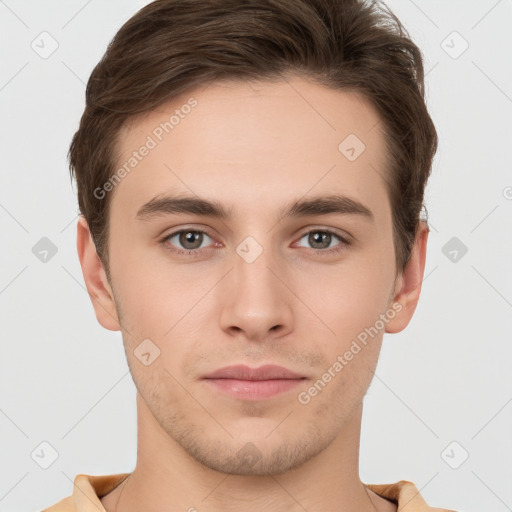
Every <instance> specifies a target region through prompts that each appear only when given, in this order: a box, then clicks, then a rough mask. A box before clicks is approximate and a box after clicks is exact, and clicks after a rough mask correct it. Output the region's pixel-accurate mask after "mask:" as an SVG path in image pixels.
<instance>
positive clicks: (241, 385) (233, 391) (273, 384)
mask: <svg viewBox="0 0 512 512" xmlns="http://www.w3.org/2000/svg"><path fill="white" fill-rule="evenodd" d="M205 380H206V382H208V383H209V384H210V385H211V386H213V387H215V388H216V389H217V390H219V391H221V392H223V393H226V394H228V395H231V396H234V397H235V398H239V399H241V400H265V399H267V398H272V397H273V396H276V395H279V394H281V393H285V392H286V391H290V390H291V389H293V388H295V387H296V386H298V385H299V384H300V383H301V382H302V381H303V380H304V379H272V380H238V379H205Z"/></svg>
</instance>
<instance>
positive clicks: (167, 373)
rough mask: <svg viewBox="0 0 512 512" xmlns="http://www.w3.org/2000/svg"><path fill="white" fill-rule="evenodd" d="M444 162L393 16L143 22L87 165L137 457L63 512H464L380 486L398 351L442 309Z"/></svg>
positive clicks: (410, 47) (59, 511)
mask: <svg viewBox="0 0 512 512" xmlns="http://www.w3.org/2000/svg"><path fill="white" fill-rule="evenodd" d="M436 148H437V135H436V131H435V128H434V125H433V123H432V120H431V118H430V116H429V114H428V112H427V109H426V106H425V102H424V91H423V64H422V57H421V53H420V51H419V49H418V48H417V47H416V46H415V45H414V44H413V42H411V40H410V39H409V37H408V35H407V33H406V32H405V30H404V29H403V27H402V26H401V24H400V22H399V21H398V20H397V19H396V18H395V17H394V16H393V15H392V14H391V13H390V12H389V11H387V10H386V9H385V7H384V6H377V5H373V4H368V3H367V2H363V1H358V0H294V1H293V2H291V1H289V0H251V1H248V2H240V1H239V0H210V1H208V2H205V1H204V0H159V1H157V2H153V3H151V4H149V5H148V6H146V7H145V8H144V9H142V10H141V11H140V12H138V13H137V14H136V15H135V16H134V17H133V18H132V19H130V20H129V21H128V22H127V23H126V24H125V25H124V26H123V27H122V28H121V29H120V31H119V32H118V34H117V35H116V37H115V38H114V40H113V41H112V43H111V44H110V45H109V48H108V50H107V52H106V54H105V56H104V58H103V59H102V60H101V62H100V63H99V64H98V65H97V66H96V68H95V69H94V71H93V73H92V75H91V77H90V80H89V83H88V85H87V105H86V109H85V112H84V115H83V117H82V120H81V124H80V127H79V130H78V131H77V133H76V134H75V137H74V139H73V141H72V145H71V148H70V163H71V169H72V172H73V174H74V176H75V177H76V180H77V184H78V200H79V206H80V212H81V214H82V216H81V217H80V220H79V222H78V243H77V246H78V254H79V258H80V263H81V266H82V270H83V275H84V279H85V283H86V285H87V290H88V292H89V295H90V297H91V300H92V304H93V307H94V309H95V312H96V316H97V319H98V321H99V322H100V324H101V325H102V326H103V327H105V328H106V329H110V330H114V331H117V330H119V331H121V333H122V337H123V342H124V347H125V351H126V357H127V361H128V364H129V367H130V371H131V374H132V377H133V380H134V382H135V385H136V387H137V414H138V450H137V454H138V459H137V464H136V467H135V469H134V470H133V471H132V472H131V473H122V474H116V475H99V476H98V475H96V476H94V475H84V474H80V475H78V476H77V477H76V479H75V487H74V491H73V496H70V497H68V498H65V499H63V500H62V501H60V502H59V503H57V504H56V505H54V506H53V507H50V508H48V509H46V510H47V511H51V512H63V511H79V512H86V511H87V512H93V511H98V510H102V511H104V510H106V511H107V512H134V511H136V510H137V511H140V510H144V511H148V512H149V511H156V510H165V511H169V512H170V511H191V512H192V511H199V512H207V511H208V512H214V511H223V512H226V511H238V512H239V511H244V512H250V511H261V510H268V511H272V512H281V511H283V512H284V511H286V512H289V511H304V510H307V511H308V512H314V511H327V510H328V511H335V510H336V511H337V510H343V511H345V512H356V511H357V512H370V511H379V512H390V511H396V510H402V509H404V508H405V507H406V506H407V510H408V511H410V512H424V511H430V510H441V509H432V508H430V507H429V506H428V505H427V504H426V503H425V501H424V499H423V498H422V497H421V495H420V494H419V492H418V489H417V488H416V487H415V485H414V484H413V483H411V482H408V481H404V480H402V481H400V482H398V483H394V484H381V485H376V484H364V483H362V482H361V480H360V478H359V475H358V462H359V440H360V431H361V417H362V403H363V398H364V396H365V393H366V391H367V389H368V387H369V385H370V383H371V380H372V377H373V372H374V370H375V367H376V365H377V360H378V356H379V351H380V348H381V343H382V337H383V334H384V332H387V333H396V332H399V331H402V330H403V329H404V328H405V327H406V326H407V324H408V323H409V321H410V320H411V317H412V315H413V313H414V310H415V308H416V305H417V302H418V298H419V295H420V290H421V283H422V278H423V273H424V267H425V255H426V244H427V237H428V226H427V224H426V222H425V221H424V220H422V219H420V210H421V207H422V202H423V192H424V188H425V185H426V182H427V179H428V176H429V174H430V170H431V164H432V159H433V156H434V154H435V151H436Z"/></svg>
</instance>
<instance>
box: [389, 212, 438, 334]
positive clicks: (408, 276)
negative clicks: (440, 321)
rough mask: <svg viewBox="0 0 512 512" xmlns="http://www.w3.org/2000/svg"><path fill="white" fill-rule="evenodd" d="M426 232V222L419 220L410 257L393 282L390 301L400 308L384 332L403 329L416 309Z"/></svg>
mask: <svg viewBox="0 0 512 512" xmlns="http://www.w3.org/2000/svg"><path fill="white" fill-rule="evenodd" d="M428 233H429V228H428V225H427V223H426V222H425V221H423V220H421V221H420V222H419V225H418V229H417V230H416V238H415V241H414V245H413V247H412V250H411V257H410V259H409V261H408V263H407V265H406V267H405V269H404V271H403V273H402V274H401V275H400V276H399V277H398V278H397V280H396V283H395V289H394V293H393V295H394V298H393V301H392V302H393V303H400V305H401V310H400V312H399V313H397V314H396V315H395V317H394V318H393V319H391V320H390V321H389V322H388V323H387V324H386V330H385V332H388V333H397V332H400V331H402V330H403V329H405V328H406V327H407V325H408V324H409V322H410V321H411V318H412V316H413V314H414V311H415V310H416V306H417V304H418V300H419V298H420V292H421V284H422V282H423V273H424V271H425V261H426V255H427V240H428ZM395 307H396V306H395Z"/></svg>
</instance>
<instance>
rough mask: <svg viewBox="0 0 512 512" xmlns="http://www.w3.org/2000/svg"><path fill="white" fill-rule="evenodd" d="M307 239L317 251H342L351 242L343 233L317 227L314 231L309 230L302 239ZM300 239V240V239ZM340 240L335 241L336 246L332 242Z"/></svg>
mask: <svg viewBox="0 0 512 512" xmlns="http://www.w3.org/2000/svg"><path fill="white" fill-rule="evenodd" d="M303 239H306V242H307V243H308V244H310V246H311V248H312V249H313V250H315V251H317V252H324V253H325V252H328V253H330V252H332V251H340V250H342V249H344V248H345V247H346V246H348V245H350V242H349V241H348V240H346V239H345V238H343V237H342V236H341V235H338V234H337V233H334V232H333V231H330V230H328V229H315V230H312V231H308V232H307V233H305V234H304V235H302V237H301V238H300V240H303ZM300 240H299V241H300ZM336 240H338V241H339V242H341V243H338V244H336V243H334V247H333V244H332V242H336ZM301 247H304V246H301Z"/></svg>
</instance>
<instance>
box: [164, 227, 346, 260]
mask: <svg viewBox="0 0 512 512" xmlns="http://www.w3.org/2000/svg"><path fill="white" fill-rule="evenodd" d="M181 233H202V234H204V235H207V236H209V237H210V238H211V239H214V237H213V236H212V235H210V234H209V233H208V232H207V231H204V230H201V229H180V230H179V231H174V232H173V233H170V234H169V235H166V236H165V237H164V238H163V239H162V240H161V241H160V243H161V244H162V245H164V246H165V247H166V249H167V250H169V251H171V252H173V253H175V254H180V255H185V256H193V257H194V256H198V255H200V253H201V249H189V250H186V249H178V248H176V247H175V246H172V248H169V244H168V241H169V240H171V239H172V238H174V237H175V236H176V235H180V234H181ZM311 233H324V234H325V233H326V234H329V235H331V236H334V237H335V238H337V239H338V240H339V241H340V242H341V243H340V244H338V245H336V246H335V247H331V248H328V249H313V248H311V249H310V250H311V251H314V252H315V253H316V254H321V255H326V254H334V253H338V252H341V251H343V250H345V249H346V248H347V247H348V246H350V245H351V242H350V241H348V240H347V239H346V238H343V237H342V236H341V235H339V234H338V233H335V232H334V231H331V230H330V229H312V230H310V231H306V232H305V233H303V234H302V235H301V236H300V237H299V240H302V239H303V238H304V237H305V236H306V235H309V234H311ZM203 249H206V248H203ZM210 249H211V248H210Z"/></svg>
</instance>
